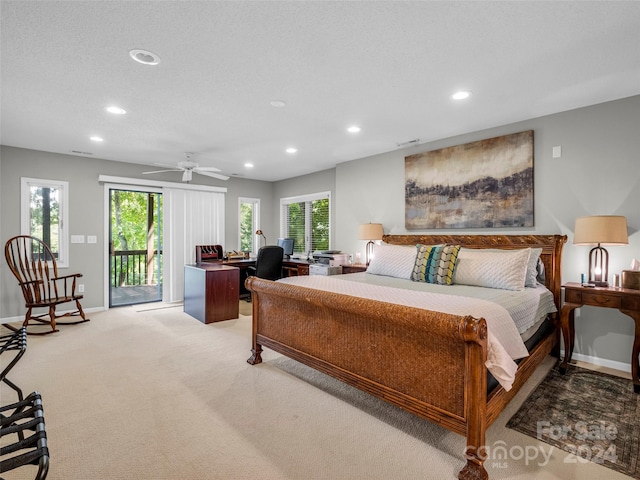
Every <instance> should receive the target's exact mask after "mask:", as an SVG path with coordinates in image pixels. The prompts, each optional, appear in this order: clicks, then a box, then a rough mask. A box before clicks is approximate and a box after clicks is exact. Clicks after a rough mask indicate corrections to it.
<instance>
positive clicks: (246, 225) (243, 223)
mask: <svg viewBox="0 0 640 480" xmlns="http://www.w3.org/2000/svg"><path fill="white" fill-rule="evenodd" d="M253 209H254V204H253V203H241V204H240V250H241V251H243V252H253V251H254V249H253Z"/></svg>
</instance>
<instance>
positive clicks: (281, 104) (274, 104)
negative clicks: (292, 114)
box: [271, 100, 287, 108]
mask: <svg viewBox="0 0 640 480" xmlns="http://www.w3.org/2000/svg"><path fill="white" fill-rule="evenodd" d="M271 106H272V107H276V108H282V107H286V106H287V102H285V101H283V100H271Z"/></svg>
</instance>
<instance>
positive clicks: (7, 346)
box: [0, 327, 27, 401]
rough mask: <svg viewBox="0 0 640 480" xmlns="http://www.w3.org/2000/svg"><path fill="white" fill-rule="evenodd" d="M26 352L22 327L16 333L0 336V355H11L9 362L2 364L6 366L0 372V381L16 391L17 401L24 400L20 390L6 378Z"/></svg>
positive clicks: (25, 337)
mask: <svg viewBox="0 0 640 480" xmlns="http://www.w3.org/2000/svg"><path fill="white" fill-rule="evenodd" d="M26 350H27V328H26V327H22V328H20V329H19V330H18V331H17V332H14V333H10V334H9V335H2V336H0V355H2V354H4V353H13V355H14V356H13V358H12V359H11V361H6V362H5V361H4V360H5V358H6V357H5V358H3V359H2V360H3V362H2V364H4V365H6V366H5V368H4V369H3V370H2V372H0V381H1V382H4V383H5V384H7V385H8V386H9V387H10V388H12V389H13V390H15V391H16V393H17V394H18V400H20V401H22V400H23V399H24V397H23V395H22V390H21V389H20V387H18V386H17V385H16V384H15V383H13V382H12V381H11V380H9V379H8V378H7V374H8V373H9V371H10V370H11V369H12V368H13V367H14V366H15V364H16V363H18V360H20V359H21V358H22V356H23V355H24V352H25V351H26Z"/></svg>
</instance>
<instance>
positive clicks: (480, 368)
mask: <svg viewBox="0 0 640 480" xmlns="http://www.w3.org/2000/svg"><path fill="white" fill-rule="evenodd" d="M460 334H461V336H462V338H463V340H464V341H465V345H466V355H465V358H466V368H465V370H466V375H467V382H466V386H465V401H466V405H465V406H466V417H467V446H466V448H465V458H466V459H467V463H466V465H465V466H464V467H463V469H462V470H460V472H459V473H458V479H459V480H487V479H488V478H489V474H488V473H487V471H486V470H485V468H484V461H485V457H486V448H485V433H486V431H487V370H486V367H485V364H486V362H487V323H486V321H485V320H484V319H480V320H477V319H475V318H473V317H465V318H464V319H463V320H462V322H460Z"/></svg>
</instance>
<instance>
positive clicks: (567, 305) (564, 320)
mask: <svg viewBox="0 0 640 480" xmlns="http://www.w3.org/2000/svg"><path fill="white" fill-rule="evenodd" d="M563 288H564V304H563V306H562V312H561V314H560V325H561V327H562V338H563V340H564V360H563V361H562V363H561V364H560V371H561V372H562V373H564V372H565V371H566V370H567V365H568V364H569V362H570V361H571V355H573V344H574V337H575V327H574V310H575V309H576V308H578V307H582V306H583V305H589V306H592V307H604V308H617V309H618V310H620V311H621V312H622V313H624V314H625V315H628V316H630V317H631V318H632V319H633V321H634V322H635V324H636V331H635V339H634V341H633V352H632V353H631V377H632V379H633V391H634V392H636V393H640V377H639V374H640V365H639V362H640V360H639V358H638V357H639V356H640V290H631V289H629V288H611V287H608V288H607V287H583V286H582V285H581V284H579V283H567V284H566V285H563Z"/></svg>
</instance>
